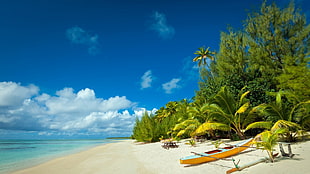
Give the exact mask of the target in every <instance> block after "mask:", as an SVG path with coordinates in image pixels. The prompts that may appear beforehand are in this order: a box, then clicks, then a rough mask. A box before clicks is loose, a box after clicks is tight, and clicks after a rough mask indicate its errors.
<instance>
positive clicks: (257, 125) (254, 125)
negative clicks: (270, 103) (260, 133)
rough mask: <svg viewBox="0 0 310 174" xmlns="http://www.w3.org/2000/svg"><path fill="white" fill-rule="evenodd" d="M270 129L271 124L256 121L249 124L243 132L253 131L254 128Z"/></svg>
mask: <svg viewBox="0 0 310 174" xmlns="http://www.w3.org/2000/svg"><path fill="white" fill-rule="evenodd" d="M271 127H272V122H268V121H258V122H254V123H251V124H249V125H248V126H247V127H246V129H245V130H249V129H255V128H261V129H270V128H271Z"/></svg>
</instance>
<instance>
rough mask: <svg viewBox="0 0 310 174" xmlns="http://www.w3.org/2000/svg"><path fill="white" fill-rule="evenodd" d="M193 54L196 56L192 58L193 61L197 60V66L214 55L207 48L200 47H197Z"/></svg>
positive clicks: (205, 62)
mask: <svg viewBox="0 0 310 174" xmlns="http://www.w3.org/2000/svg"><path fill="white" fill-rule="evenodd" d="M194 54H196V55H197V56H196V57H195V58H194V59H193V62H197V61H199V62H198V66H202V65H207V58H208V59H210V60H214V56H213V55H215V54H216V53H215V52H212V51H210V50H209V47H208V48H205V47H200V48H198V51H196V52H195V53H194Z"/></svg>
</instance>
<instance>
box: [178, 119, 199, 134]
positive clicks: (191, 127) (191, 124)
mask: <svg viewBox="0 0 310 174" xmlns="http://www.w3.org/2000/svg"><path fill="white" fill-rule="evenodd" d="M199 125H201V123H200V122H199V121H198V120H197V119H188V120H185V121H183V122H181V123H179V124H176V125H175V126H174V128H173V129H172V130H173V132H175V133H176V136H177V137H181V136H184V137H188V136H191V137H193V136H194V134H193V132H194V131H195V130H196V129H197V128H198V127H199Z"/></svg>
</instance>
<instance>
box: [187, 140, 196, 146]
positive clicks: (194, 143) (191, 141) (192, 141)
mask: <svg viewBox="0 0 310 174" xmlns="http://www.w3.org/2000/svg"><path fill="white" fill-rule="evenodd" d="M186 144H189V145H191V146H195V145H196V141H195V139H190V140H188V142H187V143H186Z"/></svg>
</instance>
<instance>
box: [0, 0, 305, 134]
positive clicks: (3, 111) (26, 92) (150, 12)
mask: <svg viewBox="0 0 310 174" xmlns="http://www.w3.org/2000/svg"><path fill="white" fill-rule="evenodd" d="M261 2H262V1H245V0H235V1H231V0H217V1H211V0H190V1H189V0H169V1H168V0H156V1H154V0H113V1H108V0H53V1H50V0H33V1H30V2H29V1H23V0H10V1H9V0H5V1H1V3H0V23H1V27H0V38H1V39H0V138H22V137H26V138H99V137H105V136H129V135H130V134H131V129H132V126H133V124H134V120H135V117H139V116H141V115H142V113H143V112H144V111H145V110H147V111H149V112H155V111H156V109H158V108H160V107H162V106H164V105H165V104H166V103H167V102H169V101H178V100H181V99H183V98H187V99H190V98H192V97H193V96H194V91H195V90H197V89H198V85H197V82H198V78H199V77H198V69H197V66H196V64H195V63H193V62H192V58H193V57H194V54H193V53H194V52H195V51H196V50H197V48H198V47H201V46H207V47H211V50H214V51H216V50H217V49H218V47H219V41H220V40H219V39H220V32H221V31H226V28H227V26H232V27H234V28H236V29H240V28H242V21H243V20H245V19H246V17H247V13H248V11H249V10H253V9H258V7H259V5H260V4H261ZM276 2H278V4H280V5H282V6H283V5H285V4H287V3H288V2H289V1H288V0H281V1H280V0H277V1H276ZM296 4H297V6H298V7H301V8H302V9H303V12H304V13H306V14H307V15H308V16H309V7H310V5H309V2H306V1H305V0H298V1H296Z"/></svg>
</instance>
